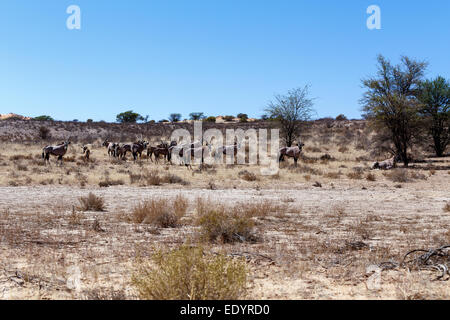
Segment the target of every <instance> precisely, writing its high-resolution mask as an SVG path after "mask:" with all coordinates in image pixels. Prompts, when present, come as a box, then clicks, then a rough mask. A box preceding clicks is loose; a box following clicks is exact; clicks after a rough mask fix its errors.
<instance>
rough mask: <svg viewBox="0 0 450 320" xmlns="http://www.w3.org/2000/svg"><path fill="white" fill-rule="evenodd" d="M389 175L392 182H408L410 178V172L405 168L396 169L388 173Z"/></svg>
mask: <svg viewBox="0 0 450 320" xmlns="http://www.w3.org/2000/svg"><path fill="white" fill-rule="evenodd" d="M387 177H388V178H389V179H390V180H391V181H392V182H402V183H404V182H408V181H409V180H410V179H409V177H408V172H407V171H406V170H405V169H395V170H392V172H390V173H388V174H387Z"/></svg>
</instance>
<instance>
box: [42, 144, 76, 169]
mask: <svg viewBox="0 0 450 320" xmlns="http://www.w3.org/2000/svg"><path fill="white" fill-rule="evenodd" d="M69 144H70V141H66V142H63V143H61V144H58V145H55V146H46V147H45V148H44V149H43V151H42V158H43V159H44V163H49V164H50V155H52V156H55V157H58V160H57V161H60V162H61V165H62V164H63V156H64V155H65V154H66V152H67V149H68V148H69Z"/></svg>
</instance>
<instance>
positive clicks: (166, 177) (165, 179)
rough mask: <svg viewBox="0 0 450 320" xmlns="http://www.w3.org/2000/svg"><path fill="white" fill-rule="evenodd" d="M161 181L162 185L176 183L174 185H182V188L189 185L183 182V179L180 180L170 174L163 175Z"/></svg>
mask: <svg viewBox="0 0 450 320" xmlns="http://www.w3.org/2000/svg"><path fill="white" fill-rule="evenodd" d="M161 181H162V182H163V183H170V184H175V183H176V184H181V185H183V186H185V185H188V184H189V182H187V181H185V180H183V179H182V178H180V177H179V176H177V175H174V174H170V173H168V174H165V175H164V176H163V177H162V178H161Z"/></svg>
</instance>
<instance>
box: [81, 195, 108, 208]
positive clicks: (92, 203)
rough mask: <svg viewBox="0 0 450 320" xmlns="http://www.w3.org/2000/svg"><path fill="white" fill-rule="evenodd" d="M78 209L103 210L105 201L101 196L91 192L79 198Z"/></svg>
mask: <svg viewBox="0 0 450 320" xmlns="http://www.w3.org/2000/svg"><path fill="white" fill-rule="evenodd" d="M79 201H80V204H81V206H80V210H82V211H104V210H105V201H104V200H103V198H102V197H98V196H96V195H95V194H93V193H92V192H91V193H89V195H88V196H87V197H81V198H79Z"/></svg>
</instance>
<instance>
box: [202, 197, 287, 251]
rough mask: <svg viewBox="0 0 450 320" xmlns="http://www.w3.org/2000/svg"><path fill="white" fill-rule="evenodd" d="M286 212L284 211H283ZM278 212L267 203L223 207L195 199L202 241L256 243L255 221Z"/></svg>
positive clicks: (276, 208)
mask: <svg viewBox="0 0 450 320" xmlns="http://www.w3.org/2000/svg"><path fill="white" fill-rule="evenodd" d="M284 210H286V209H284ZM276 211H280V210H279V209H278V207H273V206H271V205H270V204H269V203H268V202H264V203H260V204H250V205H248V204H237V205H236V206H234V207H225V206H224V205H221V204H214V203H211V202H210V201H205V200H203V199H197V225H199V226H200V237H201V239H202V240H204V241H211V242H215V241H219V242H222V243H233V242H256V241H257V240H258V237H257V236H256V234H255V233H254V227H255V219H254V218H257V217H264V216H266V215H267V214H269V213H270V212H276Z"/></svg>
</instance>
